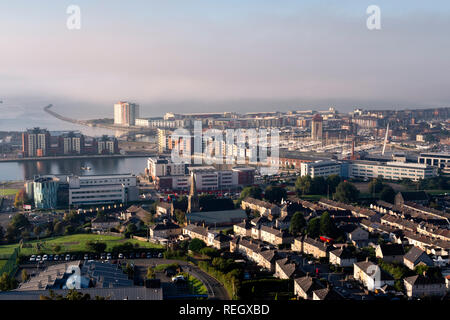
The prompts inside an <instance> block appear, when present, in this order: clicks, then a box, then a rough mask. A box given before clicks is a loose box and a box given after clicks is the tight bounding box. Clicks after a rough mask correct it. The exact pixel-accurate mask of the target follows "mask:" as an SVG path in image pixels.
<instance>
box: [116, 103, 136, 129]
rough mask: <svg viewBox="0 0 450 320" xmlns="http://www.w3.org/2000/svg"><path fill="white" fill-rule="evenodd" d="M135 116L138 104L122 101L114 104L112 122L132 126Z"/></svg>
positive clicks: (134, 122)
mask: <svg viewBox="0 0 450 320" xmlns="http://www.w3.org/2000/svg"><path fill="white" fill-rule="evenodd" d="M136 118H139V105H138V104H136V103H131V102H123V101H119V102H118V103H116V104H114V124H119V125H122V126H134V125H135V124H136Z"/></svg>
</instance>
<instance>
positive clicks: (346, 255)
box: [330, 248, 355, 259]
mask: <svg viewBox="0 0 450 320" xmlns="http://www.w3.org/2000/svg"><path fill="white" fill-rule="evenodd" d="M330 254H334V255H335V256H336V257H339V258H341V259H352V258H355V256H354V255H353V254H352V253H351V252H350V250H348V249H345V248H344V249H342V248H341V249H336V250H333V251H330Z"/></svg>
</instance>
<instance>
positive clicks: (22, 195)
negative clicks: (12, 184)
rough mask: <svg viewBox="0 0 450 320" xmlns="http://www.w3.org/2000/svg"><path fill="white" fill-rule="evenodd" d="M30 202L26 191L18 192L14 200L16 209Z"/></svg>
mask: <svg viewBox="0 0 450 320" xmlns="http://www.w3.org/2000/svg"><path fill="white" fill-rule="evenodd" d="M28 202H29V200H28V197H27V194H26V192H25V189H20V190H19V191H17V193H16V196H15V198H14V207H16V208H19V207H21V206H23V205H24V204H26V203H28Z"/></svg>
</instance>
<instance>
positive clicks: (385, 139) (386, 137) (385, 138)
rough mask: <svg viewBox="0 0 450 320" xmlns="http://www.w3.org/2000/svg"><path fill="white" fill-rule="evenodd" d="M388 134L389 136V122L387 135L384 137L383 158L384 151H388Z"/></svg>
mask: <svg viewBox="0 0 450 320" xmlns="http://www.w3.org/2000/svg"><path fill="white" fill-rule="evenodd" d="M388 134H389V122H388V124H387V127H386V135H385V136H384V143H383V152H381V155H382V156H384V151H385V150H386V143H387V139H388Z"/></svg>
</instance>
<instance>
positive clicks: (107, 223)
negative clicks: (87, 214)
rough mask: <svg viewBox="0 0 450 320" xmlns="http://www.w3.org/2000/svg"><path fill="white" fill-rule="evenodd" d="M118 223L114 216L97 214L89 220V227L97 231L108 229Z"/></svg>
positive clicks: (116, 225)
mask: <svg viewBox="0 0 450 320" xmlns="http://www.w3.org/2000/svg"><path fill="white" fill-rule="evenodd" d="M119 225H120V222H119V220H118V219H117V218H115V217H110V216H106V215H105V216H98V217H96V218H94V219H92V221H91V228H92V229H93V230H98V231H110V230H111V229H112V228H116V227H118V226H119Z"/></svg>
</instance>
